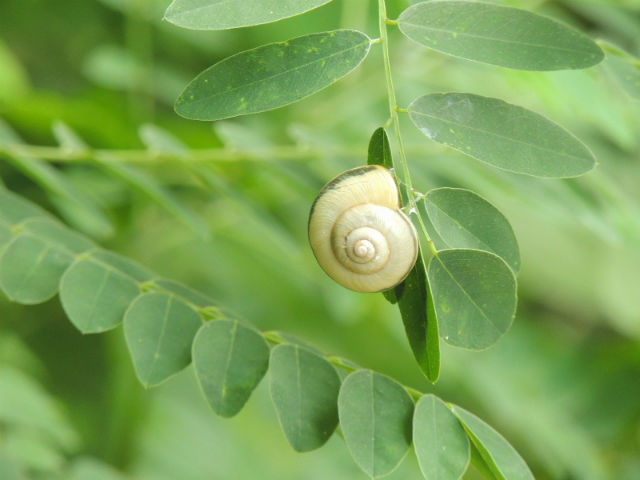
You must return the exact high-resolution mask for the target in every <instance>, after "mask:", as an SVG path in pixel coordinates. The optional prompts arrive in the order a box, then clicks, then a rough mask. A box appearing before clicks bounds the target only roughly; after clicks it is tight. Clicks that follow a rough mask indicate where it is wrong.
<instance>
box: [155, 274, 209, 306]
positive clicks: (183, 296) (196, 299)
mask: <svg viewBox="0 0 640 480" xmlns="http://www.w3.org/2000/svg"><path fill="white" fill-rule="evenodd" d="M154 283H155V284H156V285H157V286H159V287H160V288H161V289H163V290H166V291H167V292H168V293H171V294H173V295H176V296H177V297H178V298H179V299H180V300H182V301H184V302H187V303H191V304H193V305H194V306H195V307H198V308H204V307H210V306H213V305H215V304H216V302H215V301H214V300H213V299H211V298H209V297H207V296H206V295H204V294H202V293H200V292H197V291H196V290H193V289H192V288H189V287H187V286H186V285H183V284H181V283H178V282H174V281H173V280H167V279H165V278H160V279H157V280H154Z"/></svg>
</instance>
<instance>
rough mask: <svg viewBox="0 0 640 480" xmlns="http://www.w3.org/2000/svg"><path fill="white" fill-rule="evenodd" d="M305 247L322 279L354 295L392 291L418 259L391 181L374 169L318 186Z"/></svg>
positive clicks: (359, 170)
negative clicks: (306, 246)
mask: <svg viewBox="0 0 640 480" xmlns="http://www.w3.org/2000/svg"><path fill="white" fill-rule="evenodd" d="M309 242H310V243H311V249H312V250H313V253H314V255H315V256H316V259H317V260H318V263H319V264H320V266H321V267H322V269H323V270H324V271H325V272H326V273H327V275H329V276H330V277H331V278H333V279H334V280H335V281H336V282H338V283H339V284H340V285H342V286H344V287H347V288H349V289H351V290H355V291H357V292H380V291H383V290H388V289H390V288H393V287H395V286H396V285H397V284H399V283H400V282H402V281H403V280H404V279H405V278H406V277H407V275H408V274H409V272H410V271H411V269H412V268H413V265H414V264H415V262H416V258H417V256H418V235H417V233H416V229H415V228H414V226H413V224H412V223H411V220H409V217H407V216H406V215H405V214H404V213H403V212H402V211H401V210H400V192H399V191H398V186H397V184H396V181H395V179H394V177H393V175H392V173H391V171H390V170H388V169H387V168H384V167H381V166H378V165H370V166H366V167H358V168H354V169H352V170H347V171H346V172H344V173H342V174H340V175H338V176H337V177H336V178H334V179H333V180H331V181H330V182H329V183H328V184H327V185H325V186H324V188H323V189H322V190H321V191H320V193H319V194H318V197H317V198H316V200H315V202H314V203H313V206H312V207H311V213H310V215H309Z"/></svg>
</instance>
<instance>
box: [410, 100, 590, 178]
mask: <svg viewBox="0 0 640 480" xmlns="http://www.w3.org/2000/svg"><path fill="white" fill-rule="evenodd" d="M409 114H410V116H411V120H412V121H413V123H414V124H415V126H416V127H418V129H420V131H421V132H422V133H423V134H424V135H426V136H427V137H429V138H431V139H432V140H435V141H436V142H438V143H442V144H444V145H447V146H449V147H452V148H454V149H456V150H459V151H460V152H462V153H464V154H465V155H469V156H470V157H473V158H476V159H478V160H480V161H482V162H485V163H488V164H489V165H493V166H494V167H498V168H501V169H503V170H507V171H510V172H515V173H524V174H526V175H533V176H537V177H550V178H565V177H576V176H578V175H583V174H585V173H587V172H588V171H589V170H592V169H593V168H594V167H595V165H596V159H595V157H594V156H593V154H592V153H591V151H590V150H589V149H588V148H587V147H586V146H585V145H584V144H583V143H582V142H580V140H578V139H577V138H576V137H574V136H573V135H572V134H571V133H569V132H567V131H566V130H565V129H564V128H562V127H561V126H559V125H557V124H555V123H553V122H552V121H550V120H548V119H546V118H545V117H543V116H541V115H538V114H537V113H534V112H531V111H529V110H526V109H524V108H522V107H517V106H515V105H510V104H508V103H506V102H503V101H502V100H498V99H495V98H487V97H480V96H478V95H472V94H467V93H438V94H432V95H425V96H423V97H420V98H418V99H417V100H415V101H414V102H413V103H412V104H411V105H409Z"/></svg>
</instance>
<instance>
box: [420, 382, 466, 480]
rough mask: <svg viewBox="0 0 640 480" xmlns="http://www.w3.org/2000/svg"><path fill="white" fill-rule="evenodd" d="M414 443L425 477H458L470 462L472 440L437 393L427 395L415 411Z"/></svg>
mask: <svg viewBox="0 0 640 480" xmlns="http://www.w3.org/2000/svg"><path fill="white" fill-rule="evenodd" d="M413 444H414V448H415V451H416V456H417V457H418V463H419V464H420V470H422V474H423V475H424V478H426V479H428V480H430V479H437V480H458V479H459V478H460V477H462V475H463V474H464V472H465V471H466V470H467V467H468V466H469V458H470V449H469V440H468V439H467V435H466V434H465V431H464V429H463V428H462V426H461V425H460V422H459V421H458V418H457V417H456V416H455V415H454V414H453V413H451V410H449V408H448V407H447V406H446V405H445V403H444V402H443V401H442V400H440V399H439V398H438V397H436V396H435V395H431V394H429V395H424V396H423V397H421V398H420V400H418V403H417V404H416V411H415V414H414V415H413Z"/></svg>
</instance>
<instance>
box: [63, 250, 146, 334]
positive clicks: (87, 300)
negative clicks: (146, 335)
mask: <svg viewBox="0 0 640 480" xmlns="http://www.w3.org/2000/svg"><path fill="white" fill-rule="evenodd" d="M105 260H106V261H105ZM108 260H109V259H108V258H105V257H104V256H103V255H102V253H101V252H96V253H94V254H93V255H90V256H86V257H84V258H80V259H79V260H77V261H76V262H75V263H74V264H73V265H71V267H69V268H68V269H67V271H66V272H65V273H64V275H63V276H62V279H61V281H60V302H61V303H62V308H63V309H64V311H65V313H66V314H67V316H68V317H69V320H70V321H71V323H73V325H74V326H75V327H76V328H77V329H78V330H80V331H81V332H82V333H100V332H103V331H105V330H109V329H111V328H114V327H115V326H117V325H118V324H119V323H120V322H121V321H122V318H123V317H124V313H125V312H126V310H127V308H128V307H129V305H130V304H131V302H133V300H135V298H136V297H137V296H138V295H139V294H140V285H139V283H138V282H137V281H136V278H135V277H132V276H130V275H128V274H127V273H126V271H129V270H132V269H135V268H136V265H135V264H133V263H132V265H131V267H130V268H127V269H126V270H125V271H123V269H121V268H117V267H114V266H113V265H111V264H110V262H109V261H108ZM124 261H126V260H125V259H120V262H124Z"/></svg>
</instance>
